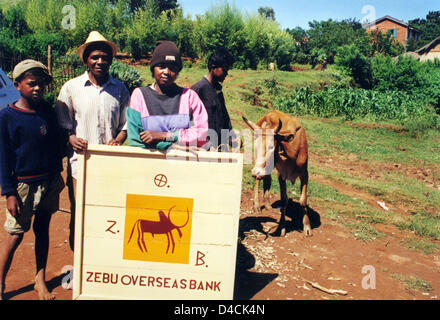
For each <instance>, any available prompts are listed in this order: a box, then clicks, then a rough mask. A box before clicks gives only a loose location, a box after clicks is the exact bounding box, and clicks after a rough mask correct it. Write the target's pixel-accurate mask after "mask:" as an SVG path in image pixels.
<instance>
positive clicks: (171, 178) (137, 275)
mask: <svg viewBox="0 0 440 320" xmlns="http://www.w3.org/2000/svg"><path fill="white" fill-rule="evenodd" d="M242 170H243V156H242V155H241V154H231V153H216V152H212V153H211V152H186V151H179V150H172V151H169V152H167V153H166V154H164V153H161V152H153V151H149V150H143V149H140V148H132V147H109V146H98V145H93V146H89V150H88V151H87V152H86V153H85V154H83V155H80V158H79V171H78V181H77V194H76V203H77V210H76V224H75V253H74V291H73V298H74V299H131V300H134V299H148V300H161V299H164V300H202V299H203V300H208V299H216V300H229V299H232V298H233V291H234V276H235V264H236V253H237V252H236V250H237V235H238V224H239V211H240V199H241V183H242Z"/></svg>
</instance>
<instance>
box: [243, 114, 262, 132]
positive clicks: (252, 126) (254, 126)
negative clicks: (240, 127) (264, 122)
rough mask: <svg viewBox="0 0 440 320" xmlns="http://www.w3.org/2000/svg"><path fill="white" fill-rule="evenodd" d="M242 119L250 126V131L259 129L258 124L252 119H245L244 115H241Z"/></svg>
mask: <svg viewBox="0 0 440 320" xmlns="http://www.w3.org/2000/svg"><path fill="white" fill-rule="evenodd" d="M242 119H243V121H244V122H245V123H246V124H247V125H248V127H249V128H251V130H252V131H254V130H258V129H260V127H259V126H257V125H256V124H255V123H253V122H252V121H250V120H248V119H246V117H242Z"/></svg>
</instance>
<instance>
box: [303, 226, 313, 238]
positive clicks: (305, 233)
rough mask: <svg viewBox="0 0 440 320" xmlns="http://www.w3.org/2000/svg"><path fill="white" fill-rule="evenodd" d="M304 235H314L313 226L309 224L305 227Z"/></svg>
mask: <svg viewBox="0 0 440 320" xmlns="http://www.w3.org/2000/svg"><path fill="white" fill-rule="evenodd" d="M303 232H304V235H305V236H306V237H311V236H313V233H312V228H311V227H310V226H307V227H304V231H303Z"/></svg>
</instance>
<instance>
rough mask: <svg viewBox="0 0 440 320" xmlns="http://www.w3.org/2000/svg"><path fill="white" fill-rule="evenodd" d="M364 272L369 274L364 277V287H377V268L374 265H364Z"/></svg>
mask: <svg viewBox="0 0 440 320" xmlns="http://www.w3.org/2000/svg"><path fill="white" fill-rule="evenodd" d="M362 274H367V275H366V276H365V277H363V278H362V288H363V289H364V290H368V289H372V290H374V289H376V269H375V268H374V267H373V266H364V267H363V268H362Z"/></svg>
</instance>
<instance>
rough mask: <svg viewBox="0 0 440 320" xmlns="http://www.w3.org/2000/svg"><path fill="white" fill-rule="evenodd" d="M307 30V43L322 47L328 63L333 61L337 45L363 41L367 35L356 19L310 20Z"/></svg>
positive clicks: (318, 47) (313, 46)
mask: <svg viewBox="0 0 440 320" xmlns="http://www.w3.org/2000/svg"><path fill="white" fill-rule="evenodd" d="M309 26H310V29H309V30H308V31H307V37H308V41H309V43H308V45H309V46H311V48H317V49H323V50H324V51H325V54H326V57H327V59H328V62H329V63H333V61H334V57H335V55H336V53H337V50H338V48H339V47H341V46H343V45H348V44H351V43H355V42H360V43H365V41H364V40H365V39H367V35H366V32H365V30H364V29H363V28H362V25H361V23H360V22H357V21H356V20H350V19H346V20H342V21H334V20H332V19H329V20H327V21H316V20H314V21H312V22H309Z"/></svg>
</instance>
